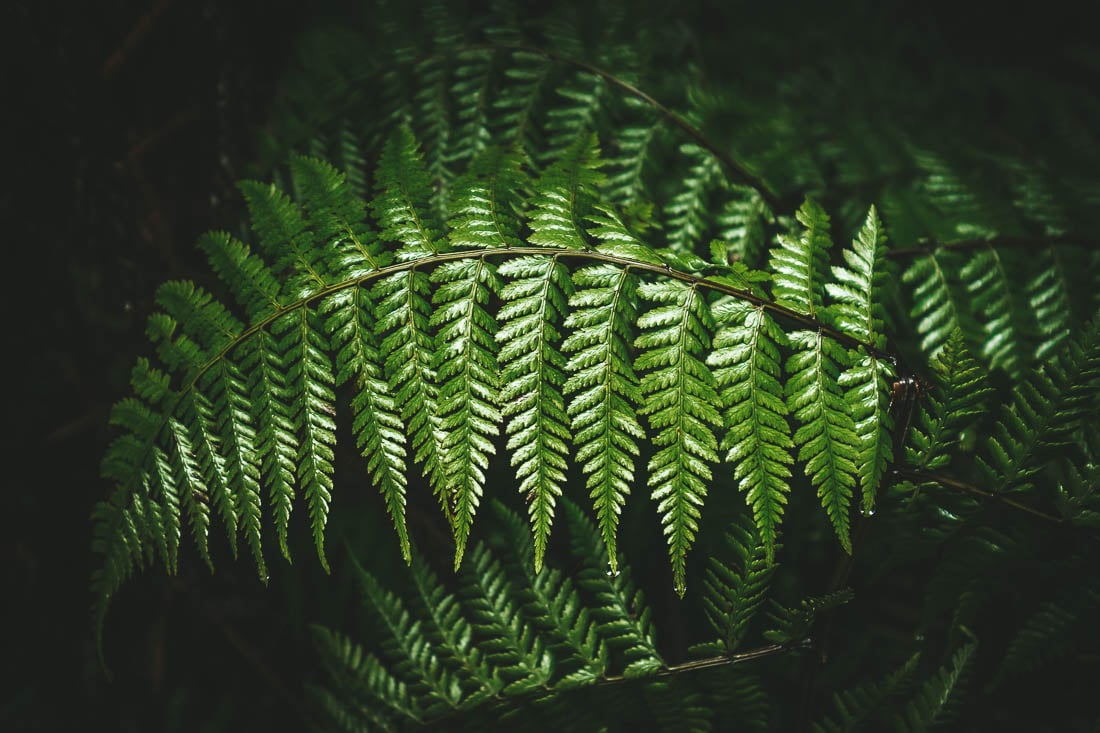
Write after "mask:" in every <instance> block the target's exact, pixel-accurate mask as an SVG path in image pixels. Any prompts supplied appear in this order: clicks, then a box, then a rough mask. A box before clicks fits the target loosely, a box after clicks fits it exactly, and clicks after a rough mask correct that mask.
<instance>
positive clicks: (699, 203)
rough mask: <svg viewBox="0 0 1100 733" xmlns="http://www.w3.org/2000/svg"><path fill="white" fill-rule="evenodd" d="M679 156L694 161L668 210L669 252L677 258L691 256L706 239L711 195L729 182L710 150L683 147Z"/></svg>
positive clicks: (689, 146) (692, 146)
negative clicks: (684, 255) (685, 255)
mask: <svg viewBox="0 0 1100 733" xmlns="http://www.w3.org/2000/svg"><path fill="white" fill-rule="evenodd" d="M680 153H681V154H682V155H683V156H685V157H687V158H688V159H689V160H690V161H691V167H690V170H689V172H688V175H687V176H686V177H685V178H684V179H683V180H682V181H680V190H679V191H678V192H677V193H676V195H674V196H673V197H672V199H671V200H670V201H669V202H668V204H667V205H666V206H665V211H664V218H665V222H666V224H665V230H666V232H667V235H666V241H667V243H668V248H669V249H670V250H672V251H673V252H676V253H678V254H689V253H692V252H694V251H695V249H696V247H697V246H698V245H699V244H700V243H701V242H703V241H704V240H705V239H706V238H707V233H708V232H709V230H710V226H711V220H710V218H709V212H710V210H711V208H712V206H711V195H712V194H713V192H714V191H715V189H717V188H720V187H722V186H724V185H725V182H726V181H725V177H724V176H723V175H722V166H721V164H720V163H719V162H718V160H717V159H716V158H715V157H714V155H713V154H712V153H711V152H710V151H709V150H706V149H705V148H703V147H700V146H699V145H696V144H695V143H684V144H683V145H681V146H680Z"/></svg>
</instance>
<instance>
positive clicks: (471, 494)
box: [429, 258, 501, 564]
mask: <svg viewBox="0 0 1100 733" xmlns="http://www.w3.org/2000/svg"><path fill="white" fill-rule="evenodd" d="M431 279H432V281H433V282H435V283H436V284H437V286H436V290H435V295H434V298H433V301H434V302H433V307H434V312H433V313H432V317H431V319H430V321H429V325H430V326H432V327H433V328H434V329H435V330H436V339H437V343H438V348H437V349H436V352H435V364H434V365H433V367H434V371H435V375H436V381H437V384H438V390H439V391H438V396H437V398H436V399H437V408H436V414H435V417H436V423H435V431H436V432H437V433H438V434H442V436H443V437H442V440H441V444H442V452H443V455H444V456H445V458H444V461H443V477H444V481H445V482H446V487H447V488H446V494H447V497H448V500H449V501H450V502H451V506H452V511H453V516H452V518H451V519H452V527H453V529H454V533H455V542H456V551H455V558H456V559H455V562H456V564H458V563H460V562H461V558H462V553H463V551H464V549H465V546H466V540H467V539H468V538H469V536H470V526H471V524H472V523H473V519H474V513H475V512H476V511H477V507H478V504H479V503H480V501H481V493H482V490H483V488H484V486H485V471H486V469H487V468H488V467H489V456H491V455H493V454H494V453H496V447H495V446H494V445H493V438H494V437H495V436H496V435H497V433H498V429H497V425H498V424H499V422H500V412H499V411H498V409H497V396H498V390H499V385H498V382H497V380H498V376H499V367H498V366H497V342H496V340H495V338H494V334H496V333H497V323H496V320H495V319H494V318H493V317H492V316H491V315H489V313H488V311H486V310H485V305H486V303H488V301H489V300H490V299H493V298H495V297H497V295H498V294H499V293H500V291H501V281H500V278H499V277H498V276H497V273H496V268H495V267H494V266H493V265H492V264H491V263H489V262H487V261H486V260H485V259H484V258H479V259H467V260H458V261H455V262H447V263H444V264H442V265H440V266H439V267H437V268H436V269H435V270H434V271H433V272H432V275H431Z"/></svg>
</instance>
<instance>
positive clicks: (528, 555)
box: [493, 501, 608, 689]
mask: <svg viewBox="0 0 1100 733" xmlns="http://www.w3.org/2000/svg"><path fill="white" fill-rule="evenodd" d="M493 509H494V511H495V513H496V515H497V517H498V518H499V519H500V520H501V522H502V523H503V524H505V525H506V526H507V528H508V530H509V535H510V540H511V542H510V543H509V544H510V547H511V548H512V551H513V554H514V555H515V557H516V559H517V560H518V563H517V564H518V566H519V568H520V572H521V573H522V575H523V576H524V578H525V580H526V582H525V583H524V585H523V590H522V593H521V594H520V595H521V598H522V599H523V600H525V601H526V602H525V603H524V606H523V611H524V614H525V615H526V617H527V618H528V619H530V621H531V623H532V624H533V625H534V626H535V628H536V629H539V630H540V631H542V632H543V633H545V634H546V635H547V636H548V637H549V639H550V640H552V642H553V644H552V646H551V650H552V651H558V652H559V653H560V654H562V655H564V659H567V660H568V664H569V665H570V666H571V667H572V669H573V671H571V672H569V674H566V675H565V676H564V677H562V678H560V679H559V680H557V681H556V683H555V686H556V687H558V688H562V689H564V688H568V687H574V686H580V685H585V684H591V683H593V682H596V681H597V680H599V679H600V678H601V677H604V676H606V674H607V669H608V652H607V646H606V644H605V643H604V642H603V640H602V639H601V638H600V636H599V635H598V634H597V631H596V624H595V622H594V621H593V620H592V616H591V613H590V612H589V610H588V608H586V607H585V605H584V604H583V603H582V601H581V597H580V595H579V594H578V592H577V589H576V588H575V587H574V585H573V581H572V580H571V579H570V578H568V577H564V576H563V575H562V573H561V571H560V570H557V569H556V568H551V567H546V566H544V567H543V568H541V569H540V570H535V569H534V564H533V563H532V562H531V561H532V558H533V555H534V545H533V543H532V541H531V532H530V530H529V529H528V528H527V526H526V522H524V521H523V519H522V518H521V517H520V516H519V515H517V514H515V513H514V512H512V511H511V510H509V509H508V508H507V507H505V506H504V505H503V504H502V503H500V502H499V501H494V502H493Z"/></svg>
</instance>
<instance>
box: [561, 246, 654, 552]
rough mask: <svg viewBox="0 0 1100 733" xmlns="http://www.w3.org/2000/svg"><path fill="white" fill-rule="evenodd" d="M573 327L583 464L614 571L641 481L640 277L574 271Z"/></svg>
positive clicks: (609, 269)
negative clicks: (636, 326)
mask: <svg viewBox="0 0 1100 733" xmlns="http://www.w3.org/2000/svg"><path fill="white" fill-rule="evenodd" d="M573 284H574V285H575V286H576V288H577V290H576V292H574V294H573V296H572V297H571V298H570V299H569V306H570V308H572V309H573V310H572V312H571V313H570V314H569V316H568V317H567V318H566V320H565V327H566V328H567V329H570V334H569V336H568V337H567V338H566V339H565V343H564V344H562V350H563V351H565V352H566V353H568V354H570V357H569V361H568V362H567V363H566V370H567V371H568V372H569V378H568V379H567V380H566V381H565V386H564V389H565V392H566V394H569V395H573V396H572V398H571V399H570V401H569V407H568V412H569V417H570V420H571V423H572V428H573V436H574V437H573V441H574V443H575V444H576V446H577V461H578V462H579V463H580V464H581V467H582V470H583V471H584V473H585V474H586V475H587V481H586V484H587V487H588V491H589V494H590V496H591V497H592V501H593V503H594V506H595V509H596V517H597V520H598V522H599V525H600V533H601V534H602V535H603V539H604V543H605V544H606V545H607V555H608V559H609V561H610V563H611V570H612V572H615V571H617V570H618V558H617V551H616V543H615V536H616V534H617V532H616V530H617V528H618V524H619V513H620V511H621V509H622V506H623V505H624V504H625V503H626V497H627V495H628V494H630V490H631V487H632V486H633V484H634V461H635V459H636V458H637V457H638V456H639V448H638V441H639V440H641V439H643V438H644V437H645V432H644V431H643V430H642V426H641V425H640V424H639V423H638V418H637V415H636V412H637V407H636V405H638V404H639V403H640V402H641V393H640V391H639V387H638V378H637V376H636V375H635V373H634V367H633V364H632V363H631V358H630V345H631V343H632V342H633V338H632V324H633V323H634V321H635V319H636V317H637V310H638V302H637V289H638V281H637V277H636V276H635V275H633V274H632V273H631V272H630V271H629V270H626V269H620V268H617V267H613V266H610V265H592V266H589V267H586V268H583V269H581V270H578V271H577V272H576V273H574V274H573Z"/></svg>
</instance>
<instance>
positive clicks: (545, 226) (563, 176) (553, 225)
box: [527, 134, 603, 249]
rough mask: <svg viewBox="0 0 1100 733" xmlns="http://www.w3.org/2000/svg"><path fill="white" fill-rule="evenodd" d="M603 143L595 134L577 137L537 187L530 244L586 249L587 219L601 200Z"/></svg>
mask: <svg viewBox="0 0 1100 733" xmlns="http://www.w3.org/2000/svg"><path fill="white" fill-rule="evenodd" d="M599 156H600V148H599V142H598V141H597V139H596V136H595V135H594V134H582V135H578V136H576V137H575V139H574V140H573V143H572V145H570V146H569V147H568V148H567V149H566V150H565V152H564V153H563V154H562V156H561V158H560V159H558V160H557V161H556V162H555V163H554V164H553V165H551V166H549V167H548V168H547V169H546V171H545V172H543V174H542V176H540V177H539V180H538V181H537V182H536V184H535V190H536V192H537V194H536V196H535V199H534V201H533V202H532V209H531V214H530V221H529V226H530V227H531V234H530V235H529V236H528V237H527V241H528V242H530V243H531V244H536V245H540V246H543V247H563V248H566V249H586V248H587V247H588V242H587V240H586V239H585V232H584V224H583V222H584V217H585V215H586V214H587V213H588V212H589V209H590V208H591V206H592V204H593V203H594V202H595V201H597V200H598V199H599V190H598V186H599V184H600V181H601V180H602V176H601V174H600V173H599V168H600V166H602V165H603V161H601V160H600V157H599Z"/></svg>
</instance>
